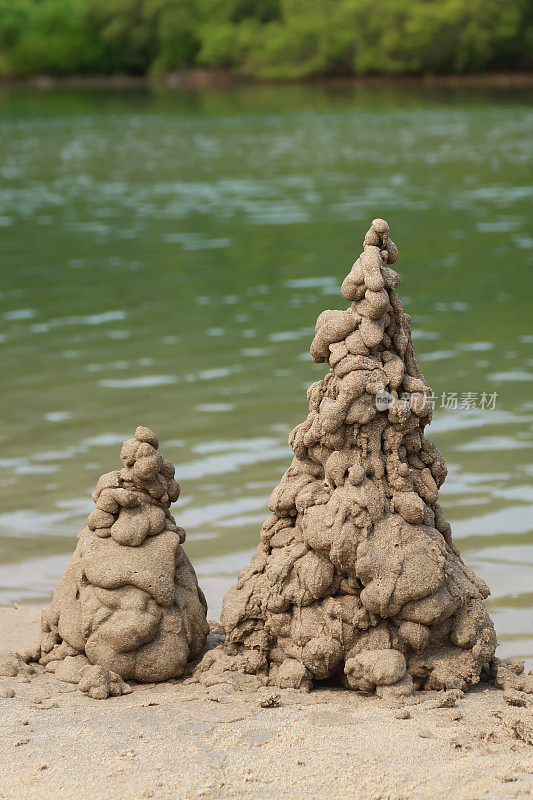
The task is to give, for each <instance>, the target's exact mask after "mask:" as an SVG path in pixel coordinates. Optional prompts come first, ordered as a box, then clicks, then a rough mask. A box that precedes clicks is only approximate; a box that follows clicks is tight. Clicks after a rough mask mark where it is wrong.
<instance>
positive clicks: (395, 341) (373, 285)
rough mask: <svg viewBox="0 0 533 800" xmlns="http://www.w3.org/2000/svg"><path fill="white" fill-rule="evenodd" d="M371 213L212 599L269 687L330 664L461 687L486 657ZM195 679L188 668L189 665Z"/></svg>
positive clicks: (315, 676)
mask: <svg viewBox="0 0 533 800" xmlns="http://www.w3.org/2000/svg"><path fill="white" fill-rule="evenodd" d="M397 256H398V251H397V248H396V245H395V244H394V242H393V241H392V240H391V239H390V238H389V226H388V224H387V223H386V222H385V221H384V220H382V219H376V220H374V221H373V222H372V225H371V227H370V229H369V231H368V232H367V234H366V236H365V239H364V244H363V253H362V254H361V256H360V257H359V258H358V259H357V261H356V262H355V264H354V265H353V267H352V269H351V271H350V274H349V275H348V276H347V277H346V279H345V280H344V283H343V284H342V295H343V297H344V298H345V300H347V301H349V302H350V306H349V308H348V309H347V310H345V311H329V310H328V311H324V312H323V313H322V314H321V315H320V316H319V318H318V320H317V324H316V335H315V338H314V339H313V342H312V344H311V355H312V357H313V360H314V361H315V362H319V363H320V362H327V363H328V364H329V372H328V374H327V375H326V376H325V378H323V379H322V380H319V381H317V382H316V383H314V384H312V386H311V387H310V388H309V390H308V400H309V415H308V416H307V419H306V420H305V421H304V422H302V423H301V424H300V425H298V426H297V427H296V428H295V429H294V430H293V431H292V433H291V435H290V438H289V443H290V445H291V447H292V449H293V451H294V459H293V461H292V463H291V465H290V467H289V469H288V470H287V472H286V473H285V475H284V476H283V478H282V480H281V483H280V484H279V486H278V487H277V488H276V489H275V490H274V492H273V493H272V495H271V497H270V500H269V504H268V505H269V509H270V511H271V512H272V513H271V515H270V517H268V519H267V520H266V522H265V523H264V525H263V528H262V530H261V535H260V543H259V545H258V547H257V549H256V551H255V554H254V556H253V558H252V561H251V563H250V565H249V566H248V567H246V568H245V569H244V570H243V571H242V572H241V574H240V576H239V580H238V583H237V584H236V586H234V587H233V588H231V589H230V590H229V591H228V593H227V595H226V597H225V599H224V605H223V610H222V616H221V622H222V625H223V627H224V630H225V634H226V644H225V649H224V650H222V649H221V648H218V649H217V650H214V651H211V652H209V653H207V655H206V656H205V657H204V660H203V661H202V662H201V664H200V668H199V669H200V671H202V670H203V671H204V672H205V673H207V674H206V678H208V676H209V674H213V673H217V672H221V671H223V670H235V671H238V672H244V673H249V674H257V675H259V676H263V678H264V679H265V681H266V682H268V683H270V684H273V685H277V686H280V687H286V688H288V687H294V688H297V687H300V688H304V689H309V688H311V686H312V684H313V682H314V681H317V680H324V679H328V678H332V679H339V680H341V681H342V682H343V683H344V684H345V685H347V686H348V687H349V688H351V689H357V690H360V691H363V692H368V693H371V692H374V691H376V692H377V693H378V694H379V695H381V696H387V695H397V696H401V695H408V694H410V693H411V692H412V690H413V688H416V689H422V688H424V689H444V688H446V689H449V688H455V689H465V688H466V687H467V686H468V685H471V684H475V683H477V682H478V680H479V677H480V673H481V671H482V668H483V666H484V665H485V664H487V663H488V662H490V661H491V660H492V659H493V656H494V651H495V647H496V637H495V633H494V627H493V624H492V622H491V620H490V618H489V616H488V614H487V611H486V610H485V607H484V604H483V599H484V598H486V597H487V596H488V595H489V590H488V588H487V586H486V585H485V583H484V582H483V581H482V580H480V579H479V578H478V577H476V575H474V573H473V572H472V570H470V569H469V568H468V567H467V566H465V564H464V563H463V561H462V559H461V556H460V554H459V551H458V550H457V548H456V547H455V545H454V543H453V541H452V536H451V529H450V525H449V524H448V523H447V522H446V520H445V519H444V515H443V512H442V509H441V508H440V506H439V504H438V493H439V487H440V486H441V485H442V483H443V481H444V479H445V477H446V465H445V463H444V459H443V457H442V455H441V454H440V452H439V451H438V449H437V448H436V447H435V445H434V444H433V443H432V442H431V441H429V440H428V439H426V438H425V437H424V428H425V426H426V425H427V424H428V423H429V422H430V420H431V413H432V404H431V399H430V398H431V390H430V388H429V386H428V385H427V383H426V382H425V380H424V377H423V375H422V373H421V372H420V369H419V367H418V364H417V362H416V359H415V356H414V352H413V345H412V341H411V330H410V317H409V316H408V315H407V314H406V313H404V311H403V307H402V303H401V301H400V298H399V296H398V294H397V293H396V287H397V286H398V283H399V277H398V275H397V273H396V272H395V271H394V270H393V269H391V267H390V266H389V265H390V264H393V263H394V262H395V261H396V259H397ZM200 680H201V678H200Z"/></svg>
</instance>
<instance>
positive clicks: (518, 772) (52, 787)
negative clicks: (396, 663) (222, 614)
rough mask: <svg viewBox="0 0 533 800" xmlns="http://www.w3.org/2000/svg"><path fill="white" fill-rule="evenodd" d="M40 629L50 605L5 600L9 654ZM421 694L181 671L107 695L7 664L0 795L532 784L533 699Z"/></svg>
mask: <svg viewBox="0 0 533 800" xmlns="http://www.w3.org/2000/svg"><path fill="white" fill-rule="evenodd" d="M38 634H39V612H38V611H35V610H28V609H21V608H10V609H8V608H5V609H1V610H0V654H1V653H2V652H5V651H9V650H17V649H21V648H23V647H27V646H28V644H29V643H31V642H36V641H37V640H38ZM26 681H27V682H26ZM10 695H12V696H10ZM416 700H417V701H418V702H416V703H415V704H410V705H402V706H398V707H391V704H390V703H389V704H387V703H386V702H385V701H382V700H379V699H377V698H374V697H365V696H363V695H361V694H359V693H357V692H349V691H345V690H341V689H334V688H331V689H320V690H315V691H313V692H311V693H310V694H303V693H300V692H296V691H293V690H273V689H272V688H269V687H265V688H264V689H262V690H261V691H259V692H257V691H256V692H247V691H242V690H239V691H237V690H235V689H234V688H232V686H231V685H230V684H228V683H225V684H221V685H217V686H212V687H210V688H205V687H202V686H199V685H198V684H190V683H183V682H180V681H175V682H172V681H171V682H168V683H162V684H158V685H154V684H152V685H141V684H136V685H135V684H134V685H133V692H132V693H131V694H129V695H125V696H123V697H118V698H108V699H107V700H103V701H100V700H92V699H90V698H88V697H86V696H85V695H82V694H81V693H80V692H79V691H77V689H76V688H75V687H74V686H73V685H71V684H66V683H61V682H59V681H57V680H56V678H55V677H54V676H53V675H51V674H49V673H44V674H41V675H37V676H36V677H34V678H32V679H31V680H29V679H28V678H20V677H19V678H9V677H1V678H0V709H1V713H0V734H1V739H2V747H1V749H0V798H2V800H19V799H20V800H22V799H24V800H31V799H32V798H39V800H52V798H53V800H66V799H67V798H68V799H69V800H73V799H74V798H75V799H76V800H82V799H83V798H91V800H93V799H94V800H99V799H100V798H102V800H103V799H104V798H105V800H122V799H123V798H132V799H135V800H139V798H144V797H153V798H174V800H177V799H178V798H179V800H186V798H213V800H214V798H239V800H240V799H241V798H242V799H243V800H244V799H245V798H250V799H251V798H254V800H270V799H271V798H272V800H274V798H275V799H276V800H277V799H278V798H284V799H285V798H286V799H287V800H302V798H306V800H322V798H324V799H325V798H328V800H337V798H338V799H339V800H340V799H341V798H342V799H343V800H346V798H354V799H355V798H357V800H400V799H401V798H402V799H405V800H412V799H413V798H414V799H415V800H422V798H432V799H434V800H436V799H437V798H447V800H477V799H478V798H485V797H486V798H490V799H491V800H498V799H499V798H515V797H517V798H518V797H530V796H531V794H532V792H533V758H532V753H533V751H532V748H531V742H533V738H532V737H533V715H532V712H531V707H514V706H511V705H509V704H508V703H507V702H506V701H505V700H504V697H503V692H501V691H500V690H497V689H495V688H493V687H490V686H487V685H482V686H481V687H479V688H477V689H476V690H474V691H472V692H470V693H469V694H467V695H466V696H465V697H464V698H461V699H459V700H458V701H457V703H456V704H455V705H454V706H452V707H441V706H440V704H441V703H442V700H443V694H442V693H435V692H423V693H419V694H418V695H417V697H416ZM269 706H270V707H269Z"/></svg>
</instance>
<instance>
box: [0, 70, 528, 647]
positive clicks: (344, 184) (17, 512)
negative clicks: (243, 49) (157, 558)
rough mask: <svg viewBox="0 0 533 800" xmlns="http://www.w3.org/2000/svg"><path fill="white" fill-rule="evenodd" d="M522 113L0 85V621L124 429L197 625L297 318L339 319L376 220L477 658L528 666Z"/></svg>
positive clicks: (470, 104)
mask: <svg viewBox="0 0 533 800" xmlns="http://www.w3.org/2000/svg"><path fill="white" fill-rule="evenodd" d="M530 100H531V97H530V96H528V95H527V94H525V93H523V92H520V91H510V90H508V91H504V90H498V91H496V90H470V91H465V90H440V91H436V90H431V91H430V90H428V89H413V88H403V89H400V88H398V87H393V88H378V87H375V88H355V87H351V88H350V87H348V88H337V89H334V88H331V87H330V88H328V87H325V86H294V87H268V86H266V87H243V88H237V89H233V90H218V91H215V90H204V91H198V92H172V91H164V90H161V91H157V90H152V91H149V90H146V91H141V90H123V91H113V90H105V91H104V90H94V91H92V90H84V91H73V90H54V91H48V92H39V91H36V90H29V89H28V90H21V89H16V90H15V89H4V90H2V91H0V247H1V267H0V292H1V294H0V342H1V344H0V347H1V353H2V358H1V361H0V385H1V387H2V391H1V394H0V423H1V424H0V444H1V448H0V605H5V604H10V603H12V602H19V603H23V604H28V605H39V604H42V603H44V602H45V601H46V600H47V599H48V598H49V596H50V594H51V592H52V591H53V588H54V586H55V583H56V581H57V579H58V577H59V575H60V573H61V571H62V570H63V568H64V566H65V564H66V561H67V559H68V557H69V554H70V553H71V552H72V550H73V548H74V547H75V543H76V534H77V532H78V530H79V529H80V528H81V527H82V526H83V524H84V518H85V516H86V514H87V513H88V511H89V510H90V509H91V506H92V502H91V500H90V493H91V491H92V489H93V488H94V485H95V483H96V480H97V478H98V476H99V475H100V474H101V473H103V472H107V471H109V470H110V469H114V468H116V467H117V466H120V464H119V458H118V457H119V451H120V443H121V441H122V440H123V439H124V438H127V437H129V436H131V435H132V432H133V430H134V428H135V427H136V426H137V425H139V424H143V425H148V426H150V427H152V428H153V429H154V430H155V431H156V432H157V434H158V435H159V438H160V441H161V443H162V444H161V450H162V452H163V454H164V455H165V456H167V457H168V458H170V459H171V460H172V461H173V462H174V463H175V464H176V471H177V476H178V479H179V480H180V482H181V485H182V498H181V499H180V501H179V503H178V504H177V505H176V506H175V513H176V518H177V520H178V522H179V524H182V525H183V526H184V527H185V528H186V529H187V531H188V537H187V543H186V548H187V552H188V554H189V556H190V557H191V558H192V560H193V562H194V564H195V566H196V569H197V572H198V575H199V578H200V581H201V583H202V585H203V586H204V588H205V589H206V593H207V596H208V600H209V603H210V614H211V616H216V615H217V614H218V613H219V610H220V600H221V597H222V594H223V592H224V590H225V589H226V588H227V587H228V586H229V585H230V584H231V583H232V582H233V581H234V579H235V576H236V574H237V572H238V571H239V569H240V568H241V567H242V566H244V565H245V563H246V562H247V560H248V559H249V557H250V553H251V551H252V549H253V548H254V546H255V544H256V542H257V539H258V534H259V530H260V527H261V523H262V521H263V519H264V518H265V516H266V515H267V513H268V512H267V509H266V501H267V498H268V495H269V493H270V491H271V490H272V488H273V487H274V486H275V484H276V483H277V482H278V480H279V478H280V476H281V474H282V473H283V471H284V469H285V468H286V466H287V465H288V463H289V459H290V456H291V453H290V450H289V448H288V445H287V435H288V432H289V431H290V429H291V428H292V427H293V426H294V425H295V424H297V423H298V422H300V421H301V420H302V419H303V418H304V417H305V416H306V413H307V406H306V398H305V389H306V388H307V386H308V385H309V384H310V383H311V382H312V381H314V380H316V379H317V378H319V377H320V376H322V375H323V374H324V367H323V366H321V365H314V364H313V363H312V361H311V360H310V356H309V353H308V348H309V344H310V341H311V338H312V334H313V328H314V323H315V320H316V317H317V316H318V314H319V313H320V312H321V311H322V310H323V309H324V308H328V307H333V308H335V307H344V306H345V303H344V301H343V300H342V298H341V297H340V293H339V286H340V283H341V281H342V279H343V277H344V276H345V274H346V273H347V272H348V271H349V268H350V266H351V263H352V262H353V260H354V259H355V258H356V257H357V256H358V254H359V253H360V251H361V244H362V238H363V235H364V233H365V231H366V229H367V227H368V224H369V222H370V220H371V219H372V218H373V217H376V216H381V217H385V218H386V219H387V220H388V221H389V223H390V225H391V232H392V237H393V239H394V240H395V241H396V243H397V244H398V246H399V250H400V259H399V261H398V263H397V265H396V266H397V268H398V271H399V272H400V274H401V276H402V283H401V285H400V293H401V296H402V298H403V300H404V305H405V306H406V310H407V311H408V312H409V313H410V314H411V315H412V318H413V330H414V337H415V341H414V344H415V350H416V354H417V357H418V360H419V363H420V366H421V368H422V370H423V372H424V374H425V376H426V378H427V379H428V381H429V382H430V384H431V386H432V388H433V391H434V394H435V398H436V399H435V412H434V421H433V423H432V424H431V427H430V429H429V430H428V431H427V433H429V436H430V438H432V439H433V440H434V441H435V442H436V443H437V445H438V446H439V448H440V449H441V451H442V452H443V454H444V456H445V458H446V460H447V464H448V469H449V474H448V478H447V481H446V483H445V485H444V487H443V488H442V490H441V503H442V505H443V507H444V509H445V512H446V515H447V518H448V519H449V520H450V522H451V523H452V526H453V531H454V536H455V540H456V542H457V544H458V545H459V547H460V548H461V550H462V553H463V556H464V558H465V560H466V561H467V562H468V563H469V564H470V565H472V566H473V567H474V569H475V570H476V571H477V572H478V573H479V574H480V575H481V576H482V577H483V578H484V579H485V580H486V581H487V582H488V583H489V584H490V586H491V588H492V597H491V598H490V600H489V603H488V604H489V607H490V611H491V614H492V616H493V618H494V620H495V623H496V627H497V630H498V637H499V641H500V643H501V648H500V652H501V654H503V655H511V654H512V655H516V656H526V657H533V590H532V566H533V532H532V521H531V520H532V513H531V512H532V507H533V488H532V480H531V478H532V467H531V449H530V448H531V421H532V419H533V398H532V392H531V387H532V383H531V380H532V376H533V370H532V369H531V367H532V363H533V362H532V354H531V349H532V347H531V346H532V343H533V330H532V326H531V283H532V278H531V276H532V263H531V253H532V248H533V240H532V239H531V227H529V228H528V223H530V222H531V216H532V214H531V207H532V194H533V192H532V189H531V185H530V184H531V124H532V117H533V114H532V111H531V104H530ZM528 231H529V232H528ZM454 394H455V399H454V397H453V395H454ZM455 401H456V402H455ZM455 406H457V407H455ZM483 406H484V407H483Z"/></svg>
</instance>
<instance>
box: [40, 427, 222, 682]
mask: <svg viewBox="0 0 533 800" xmlns="http://www.w3.org/2000/svg"><path fill="white" fill-rule="evenodd" d="M158 447H159V443H158V440H157V438H156V436H155V434H154V433H152V431H151V430H150V429H149V428H144V427H139V428H137V430H136V431H135V438H133V439H129V440H128V441H127V442H124V444H123V446H122V452H121V454H120V457H121V460H122V463H123V465H124V466H123V468H122V469H121V470H114V471H113V472H108V473H107V474H106V475H102V477H101V478H100V479H99V480H98V484H97V486H96V489H95V491H94V492H93V495H92V497H93V500H94V502H95V503H96V508H95V510H94V511H92V512H91V513H90V514H89V516H88V518H87V527H85V528H84V529H83V530H82V531H81V532H80V533H79V534H78V546H77V548H76V551H75V552H74V555H73V556H72V558H71V560H70V562H69V564H68V566H67V568H66V569H65V572H64V574H63V576H62V578H61V579H60V581H59V584H58V586H57V589H56V591H55V593H54V597H53V600H52V602H51V604H50V605H49V606H48V607H47V608H45V609H44V610H43V612H42V626H41V627H42V634H41V651H40V659H39V660H40V663H41V664H45V665H47V666H46V668H47V670H48V671H52V672H55V673H56V676H57V677H58V678H60V679H62V680H67V681H70V682H73V683H78V685H79V688H80V689H81V690H82V691H85V692H87V693H88V694H90V695H91V696H93V697H104V696H107V695H109V694H122V693H124V692H125V691H128V690H129V687H128V686H127V685H126V684H124V682H123V681H122V678H124V679H126V680H127V679H133V680H136V681H145V682H151V681H163V680H167V679H169V678H176V677H178V676H180V675H181V674H182V673H183V671H184V669H185V666H186V664H187V661H189V660H190V659H193V658H195V657H196V656H197V655H198V654H199V653H200V652H201V650H202V648H203V647H204V645H205V641H206V637H207V634H208V633H209V626H208V624H207V621H206V612H207V605H206V602H205V598H204V595H203V593H202V591H201V589H200V588H199V587H198V581H197V579H196V575H195V572H194V569H193V567H192V566H191V563H190V561H189V559H188V558H187V556H186V555H185V552H184V550H183V549H182V547H181V545H182V543H183V541H184V539H185V531H184V530H183V528H179V527H178V526H177V525H176V523H175V520H174V518H173V517H172V515H171V513H170V511H169V508H170V505H171V503H173V502H174V501H175V500H177V499H178V497H179V494H180V487H179V485H178V484H177V483H176V481H175V480H174V467H173V465H172V464H171V463H170V462H169V461H166V460H165V459H164V458H163V457H162V456H161V454H160V453H159V452H158Z"/></svg>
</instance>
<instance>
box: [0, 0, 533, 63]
mask: <svg viewBox="0 0 533 800" xmlns="http://www.w3.org/2000/svg"><path fill="white" fill-rule="evenodd" d="M531 18H532V15H531V0H0V74H4V75H35V74H39V73H48V74H55V75H67V74H91V73H92V74H97V73H113V72H122V73H129V74H140V75H142V74H146V73H148V72H151V73H165V72H169V71H172V70H175V69H182V68H188V67H194V66H197V65H202V66H207V67H229V68H232V69H234V70H236V71H239V72H242V73H243V74H247V75H251V76H257V77H267V78H302V77H308V76H315V75H332V74H338V75H371V74H385V75H393V74H404V73H405V74H415V75H416V74H426V73H457V74H462V73H469V72H480V71H484V70H490V69H530V68H531V66H532V64H531V58H532V56H531V53H532V50H533V48H532V47H531V45H532V44H533V33H532V26H531V23H530V20H531Z"/></svg>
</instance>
